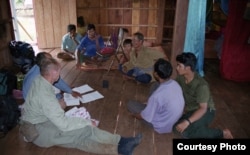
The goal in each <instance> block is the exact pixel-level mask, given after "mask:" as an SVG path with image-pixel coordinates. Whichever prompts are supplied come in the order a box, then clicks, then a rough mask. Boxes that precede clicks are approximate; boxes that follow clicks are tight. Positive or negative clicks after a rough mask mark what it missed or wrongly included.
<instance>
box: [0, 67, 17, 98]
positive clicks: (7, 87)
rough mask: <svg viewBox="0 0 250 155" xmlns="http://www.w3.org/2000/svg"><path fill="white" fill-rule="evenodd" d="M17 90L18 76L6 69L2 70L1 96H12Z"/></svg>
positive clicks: (0, 74)
mask: <svg viewBox="0 0 250 155" xmlns="http://www.w3.org/2000/svg"><path fill="white" fill-rule="evenodd" d="M16 88H17V76H16V75H15V74H12V73H11V72H9V71H8V70H6V69H0V95H11V94H12V91H13V89H16Z"/></svg>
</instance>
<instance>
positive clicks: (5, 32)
mask: <svg viewBox="0 0 250 155" xmlns="http://www.w3.org/2000/svg"><path fill="white" fill-rule="evenodd" d="M11 40H14V34H13V27H12V18H11V11H10V5H9V1H0V68H2V67H5V66H11V65H12V58H11V55H10V51H9V42H10V41H11Z"/></svg>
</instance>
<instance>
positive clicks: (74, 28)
mask: <svg viewBox="0 0 250 155" xmlns="http://www.w3.org/2000/svg"><path fill="white" fill-rule="evenodd" d="M72 30H75V31H76V26H75V25H74V24H69V25H68V27H67V31H68V32H70V31H72Z"/></svg>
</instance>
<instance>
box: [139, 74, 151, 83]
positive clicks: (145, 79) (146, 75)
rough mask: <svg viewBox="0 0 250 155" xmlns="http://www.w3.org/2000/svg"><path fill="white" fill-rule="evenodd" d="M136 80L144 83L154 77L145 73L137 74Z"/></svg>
mask: <svg viewBox="0 0 250 155" xmlns="http://www.w3.org/2000/svg"><path fill="white" fill-rule="evenodd" d="M135 80H136V81H138V82H141V83H144V84H148V83H150V81H151V80H152V77H151V76H150V75H149V74H143V75H140V76H137V77H136V78H135Z"/></svg>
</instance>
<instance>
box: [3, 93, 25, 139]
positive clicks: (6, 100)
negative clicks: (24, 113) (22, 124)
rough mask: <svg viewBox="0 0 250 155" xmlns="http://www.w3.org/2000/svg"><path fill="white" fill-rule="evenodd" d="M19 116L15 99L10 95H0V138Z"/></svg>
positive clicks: (16, 122)
mask: <svg viewBox="0 0 250 155" xmlns="http://www.w3.org/2000/svg"><path fill="white" fill-rule="evenodd" d="M20 116H21V112H20V109H19V107H18V104H17V102H16V100H15V99H14V98H13V97H12V96H10V95H6V96H0V138H2V137H4V136H5V135H6V134H7V133H8V131H10V130H11V129H12V128H14V127H15V126H16V125H17V124H18V123H19V117H20Z"/></svg>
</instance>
